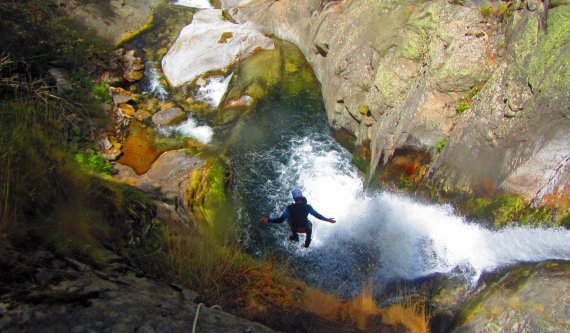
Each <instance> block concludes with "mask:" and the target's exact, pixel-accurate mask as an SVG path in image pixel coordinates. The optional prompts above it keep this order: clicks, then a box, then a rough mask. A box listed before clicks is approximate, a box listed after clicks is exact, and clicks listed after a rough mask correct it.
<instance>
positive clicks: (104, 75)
mask: <svg viewBox="0 0 570 333" xmlns="http://www.w3.org/2000/svg"><path fill="white" fill-rule="evenodd" d="M99 81H101V82H105V83H108V84H119V83H121V82H123V76H122V75H120V74H118V73H116V72H114V71H108V70H105V71H103V72H101V74H99Z"/></svg>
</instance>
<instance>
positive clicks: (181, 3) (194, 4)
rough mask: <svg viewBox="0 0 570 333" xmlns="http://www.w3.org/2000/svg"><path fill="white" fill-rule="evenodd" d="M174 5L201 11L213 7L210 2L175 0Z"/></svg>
mask: <svg viewBox="0 0 570 333" xmlns="http://www.w3.org/2000/svg"><path fill="white" fill-rule="evenodd" d="M172 4H173V5H178V6H184V7H190V8H199V9H205V8H212V5H211V4H210V1H208V0H175V1H172Z"/></svg>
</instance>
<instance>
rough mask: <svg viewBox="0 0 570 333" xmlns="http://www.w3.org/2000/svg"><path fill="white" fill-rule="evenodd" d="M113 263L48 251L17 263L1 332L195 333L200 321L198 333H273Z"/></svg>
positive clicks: (2, 306) (0, 302)
mask: <svg viewBox="0 0 570 333" xmlns="http://www.w3.org/2000/svg"><path fill="white" fill-rule="evenodd" d="M108 259H109V260H110V261H111V263H110V264H108V265H106V266H105V268H102V269H96V268H94V267H91V266H89V265H87V264H85V263H81V262H78V261H76V260H73V259H69V258H60V257H55V256H54V255H53V254H51V253H50V252H46V251H37V252H35V253H30V254H27V255H26V256H22V257H21V258H18V262H20V263H22V264H23V265H20V266H19V267H14V268H13V271H10V273H11V278H12V279H14V280H16V281H12V282H8V283H7V284H4V283H3V286H2V289H3V294H2V298H1V299H0V331H2V332H6V333H9V332H13V333H17V332H40V331H41V332H78V333H81V332H139V333H142V332H191V331H192V326H193V322H194V318H195V317H198V318H197V322H196V331H197V332H267V333H269V332H274V331H273V330H271V329H269V328H267V327H265V326H263V325H261V324H258V323H253V322H250V321H247V320H244V319H240V318H238V317H235V316H233V315H231V314H228V313H225V312H223V311H221V310H216V309H211V308H209V307H207V306H200V309H198V304H196V303H194V300H195V299H196V297H197V294H196V293H194V292H193V291H191V290H187V289H184V288H182V287H179V286H176V285H169V284H166V283H163V282H159V281H155V280H152V279H150V278H147V277H144V276H143V274H142V273H141V272H140V271H139V270H138V269H136V268H134V267H133V266H131V265H129V264H128V263H127V262H125V261H124V260H123V259H121V258H119V257H117V256H114V255H113V254H110V257H109V258H108ZM38 262H41V265H39V266H36V265H37V263H38ZM3 269H6V267H3ZM8 269H10V268H8ZM22 269H25V270H27V271H22ZM4 273H6V271H4ZM18 275H21V276H22V277H23V278H22V280H20V281H17V278H18ZM8 286H9V287H10V288H7V287H8ZM6 290H9V291H7V292H4V291H6Z"/></svg>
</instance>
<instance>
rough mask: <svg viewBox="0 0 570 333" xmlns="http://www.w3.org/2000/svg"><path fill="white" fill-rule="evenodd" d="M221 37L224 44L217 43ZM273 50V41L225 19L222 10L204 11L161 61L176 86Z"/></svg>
mask: <svg viewBox="0 0 570 333" xmlns="http://www.w3.org/2000/svg"><path fill="white" fill-rule="evenodd" d="M222 34H225V36H227V38H226V39H225V43H218V41H219V39H220V36H221V35H222ZM230 34H231V36H230ZM271 48H273V41H272V40H271V39H270V38H268V37H265V36H264V35H262V34H261V33H259V32H258V31H257V30H255V29H252V28H251V27H250V26H247V25H240V24H235V23H232V22H229V21H225V20H223V18H222V11H221V10H220V9H205V10H201V11H199V12H197V13H196V14H195V15H194V18H193V20H192V23H191V24H190V25H188V26H186V27H185V28H184V29H182V31H181V32H180V34H179V36H178V38H177V39H176V41H175V42H174V44H173V45H172V46H171V47H170V49H169V50H168V53H167V54H166V55H165V56H164V58H163V59H162V70H163V72H164V75H165V76H166V78H167V80H168V82H169V83H170V84H171V85H173V86H175V87H176V86H180V85H183V84H185V83H187V82H192V81H194V80H196V78H197V77H198V76H199V75H201V74H203V73H206V72H208V71H212V70H219V69H225V68H228V67H229V66H230V65H232V64H234V63H236V62H238V61H239V60H241V59H244V58H245V57H247V56H249V55H251V54H252V53H253V52H254V51H257V50H260V49H271Z"/></svg>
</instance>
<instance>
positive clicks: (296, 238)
mask: <svg viewBox="0 0 570 333" xmlns="http://www.w3.org/2000/svg"><path fill="white" fill-rule="evenodd" d="M289 239H290V240H292V241H294V242H298V241H299V234H298V233H297V232H296V231H294V230H291V236H289Z"/></svg>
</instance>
